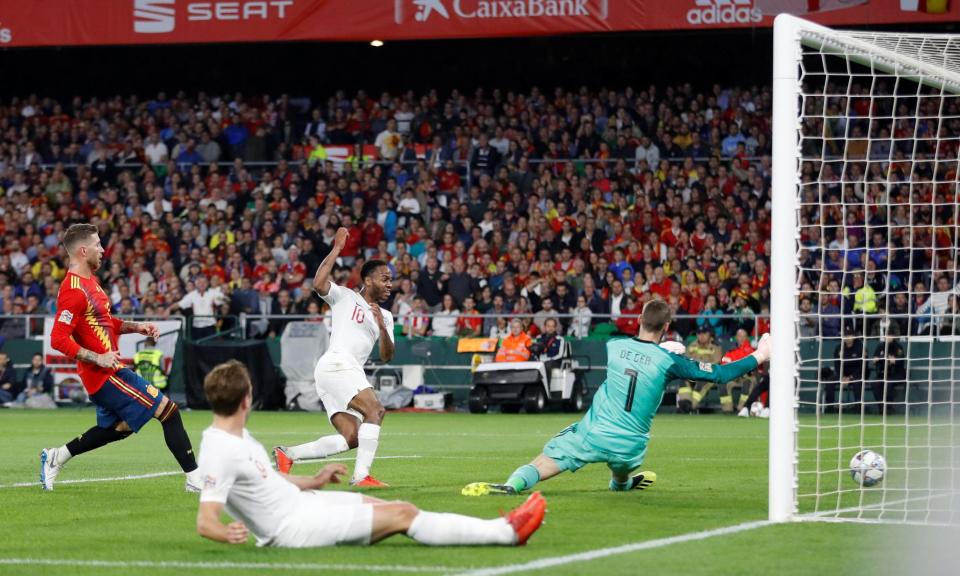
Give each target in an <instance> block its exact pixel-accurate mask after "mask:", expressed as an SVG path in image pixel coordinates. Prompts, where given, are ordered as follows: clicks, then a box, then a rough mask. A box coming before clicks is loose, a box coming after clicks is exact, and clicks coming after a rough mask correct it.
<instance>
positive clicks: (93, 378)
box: [50, 272, 123, 394]
mask: <svg viewBox="0 0 960 576" xmlns="http://www.w3.org/2000/svg"><path fill="white" fill-rule="evenodd" d="M121 324H122V321H120V320H118V319H116V318H114V317H113V315H112V314H110V297H109V296H107V294H106V292H104V291H103V289H102V288H100V283H99V282H97V279H96V277H90V278H84V277H83V276H78V275H77V274H74V273H73V272H68V273H67V275H66V276H65V277H64V279H63V282H62V283H61V284H60V293H59V294H58V295H57V316H56V319H55V321H54V323H53V332H52V333H51V335H50V345H51V346H53V349H54V350H57V351H59V352H60V353H62V354H63V355H65V356H67V357H68V358H76V357H77V352H79V351H80V349H81V348H86V349H87V350H90V351H91V352H96V353H97V354H102V353H104V352H109V351H111V350H117V349H118V346H117V341H118V339H119V338H120V325H121ZM122 367H123V366H122V365H121V364H117V365H116V366H114V367H112V368H101V367H99V366H97V365H96V364H91V363H89V362H77V373H78V374H79V375H80V381H81V382H83V387H84V388H85V389H86V391H87V394H95V393H96V392H97V391H98V390H100V387H101V386H102V385H103V383H104V382H105V381H106V379H107V378H108V377H109V376H113V375H114V374H116V372H117V370H119V369H120V368H122Z"/></svg>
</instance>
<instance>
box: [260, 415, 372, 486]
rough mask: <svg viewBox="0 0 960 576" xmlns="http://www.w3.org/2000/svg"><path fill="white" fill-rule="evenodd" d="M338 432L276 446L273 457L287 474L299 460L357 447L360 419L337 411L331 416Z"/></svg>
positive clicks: (281, 470) (329, 454)
mask: <svg viewBox="0 0 960 576" xmlns="http://www.w3.org/2000/svg"><path fill="white" fill-rule="evenodd" d="M330 423H331V424H333V427H334V429H335V430H336V431H337V433H336V434H328V435H327V436H322V437H320V438H317V439H316V440H314V441H313V442H306V443H304V444H298V445H296V446H290V447H289V448H288V447H286V446H276V447H274V449H273V457H274V460H275V461H276V463H277V470H279V471H280V472H281V473H283V474H286V473H288V472H290V469H291V468H293V463H294V462H296V461H297V460H314V459H319V458H328V457H330V456H334V455H336V454H340V453H341V452H346V451H347V450H352V449H354V448H356V447H357V431H358V430H359V428H360V421H359V420H358V419H357V418H356V417H355V416H353V415H352V414H350V413H348V412H337V413H335V414H333V415H331V416H330Z"/></svg>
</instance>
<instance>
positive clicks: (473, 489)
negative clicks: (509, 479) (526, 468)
mask: <svg viewBox="0 0 960 576" xmlns="http://www.w3.org/2000/svg"><path fill="white" fill-rule="evenodd" d="M460 494H462V495H463V496H517V495H518V494H520V493H519V492H517V489H516V488H514V487H513V486H510V485H509V484H491V483H490V482H473V483H471V484H467V485H466V486H464V487H463V490H461V491H460Z"/></svg>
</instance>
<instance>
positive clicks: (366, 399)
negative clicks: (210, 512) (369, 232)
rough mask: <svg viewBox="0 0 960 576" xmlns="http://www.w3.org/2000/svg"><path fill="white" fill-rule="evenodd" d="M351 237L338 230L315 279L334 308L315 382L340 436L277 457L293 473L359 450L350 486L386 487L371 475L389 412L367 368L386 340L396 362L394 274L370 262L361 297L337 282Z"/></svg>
mask: <svg viewBox="0 0 960 576" xmlns="http://www.w3.org/2000/svg"><path fill="white" fill-rule="evenodd" d="M348 233H349V232H348V231H347V229H346V228H340V229H339V230H337V233H336V236H334V240H333V249H332V250H331V251H330V253H329V254H328V255H327V257H326V258H324V259H323V262H322V263H320V268H318V269H317V274H316V276H314V278H313V289H314V290H315V291H316V292H317V295H319V296H320V297H321V298H323V300H324V301H325V302H326V303H327V304H329V305H330V310H331V314H332V315H333V330H332V332H331V334H330V346H329V348H327V351H326V352H325V353H324V354H323V356H321V357H320V360H319V361H318V362H317V367H316V369H315V370H314V378H315V379H316V386H317V392H318V393H319V394H320V400H321V401H322V402H323V407H324V410H326V411H327V417H328V418H330V423H331V424H333V427H334V428H336V430H337V434H331V435H329V436H324V437H322V438H320V439H318V440H315V441H313V442H307V443H306V444H300V445H298V446H292V447H290V448H286V447H284V446H277V447H275V448H274V449H273V454H274V458H275V460H276V462H277V470H279V471H280V472H283V473H287V472H289V471H290V468H291V467H292V466H293V463H294V462H295V461H297V460H307V459H311V458H326V457H327V456H332V455H334V454H339V453H341V452H345V451H347V450H350V449H352V448H356V449H357V459H356V465H355V466H354V468H353V479H352V480H351V481H350V483H351V484H353V485H354V486H361V487H366V488H383V487H386V486H387V484H384V483H383V482H380V481H379V480H377V479H376V478H374V477H373V476H371V475H370V466H371V465H372V464H373V457H374V456H375V455H376V453H377V444H378V443H379V440H380V424H381V423H382V422H383V416H384V414H385V413H386V410H384V408H383V406H382V405H381V404H380V401H379V400H378V399H377V395H376V394H375V393H374V392H373V388H372V387H371V386H370V383H369V382H368V381H367V376H366V374H365V373H364V371H363V365H364V364H365V363H366V362H367V358H369V357H370V352H371V351H372V350H373V345H374V344H376V343H377V340H379V341H380V360H382V361H383V362H389V361H390V359H391V358H393V315H391V314H390V312H389V311H388V310H384V309H383V308H381V307H380V302H384V301H385V300H386V299H387V298H389V297H390V290H391V289H392V288H393V285H392V282H393V275H392V274H391V272H390V268H389V267H387V263H386V262H384V261H382V260H370V261H369V262H367V263H365V264H364V265H363V268H362V269H361V270H360V281H361V282H362V285H361V287H360V291H359V292H354V291H353V290H350V289H348V288H344V287H342V286H337V285H336V284H334V283H333V282H331V281H330V273H331V272H332V271H333V266H334V263H335V262H336V261H337V257H339V256H340V251H341V250H342V249H343V246H344V244H345V243H346V241H347V235H348Z"/></svg>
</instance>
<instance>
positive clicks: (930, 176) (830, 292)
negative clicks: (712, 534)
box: [770, 17, 960, 524]
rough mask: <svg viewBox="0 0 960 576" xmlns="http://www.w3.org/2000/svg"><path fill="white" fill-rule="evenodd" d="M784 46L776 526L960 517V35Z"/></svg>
mask: <svg viewBox="0 0 960 576" xmlns="http://www.w3.org/2000/svg"><path fill="white" fill-rule="evenodd" d="M775 34H776V39H775V51H776V52H775V60H776V66H775V72H774V76H775V78H774V82H775V85H774V102H775V105H774V133H773V139H774V189H773V197H774V238H773V286H772V299H773V302H772V307H773V309H772V316H773V326H772V330H771V332H772V335H773V337H774V359H773V364H772V365H771V371H772V372H771V374H772V378H771V380H772V382H774V383H775V384H774V388H775V389H774V390H772V394H773V397H772V403H773V406H772V409H773V415H772V420H771V476H770V478H771V487H770V497H771V498H770V504H771V510H770V512H771V518H772V519H774V520H785V519H788V518H798V519H820V520H854V521H869V522H901V523H920V524H957V523H960V515H958V514H956V513H955V510H956V509H955V505H956V504H958V503H960V499H957V498H956V496H957V494H958V492H957V489H958V487H960V454H958V451H957V450H958V448H957V447H958V442H957V440H958V435H960V433H958V429H957V427H956V426H955V424H956V423H957V422H956V419H957V417H958V414H957V408H958V405H957V402H958V401H960V394H958V390H957V388H956V386H957V385H956V382H957V379H958V378H957V377H958V375H960V302H958V298H960V296H958V294H960V289H958V286H960V274H958V269H957V268H958V266H957V264H958V262H957V258H958V246H960V244H958V242H960V228H958V216H960V211H958V198H957V194H958V186H957V184H958V178H957V173H958V148H960V36H953V35H933V34H894V33H870V32H850V31H836V30H830V29H827V28H824V27H821V26H817V25H813V24H810V23H807V22H804V21H802V20H799V19H796V18H792V17H781V18H779V19H778V21H777V25H776V32H775ZM862 450H871V451H873V452H875V453H877V454H880V455H881V456H882V457H883V459H884V460H885V463H886V465H885V469H884V468H883V467H882V466H880V469H879V470H875V471H874V472H872V475H871V476H869V477H868V481H867V482H869V481H872V480H873V479H874V478H875V477H879V476H880V473H882V480H881V481H879V482H877V483H875V484H873V485H870V486H867V485H863V484H865V483H867V482H864V483H859V482H857V481H855V480H854V478H853V475H852V474H851V459H852V458H853V457H854V455H855V454H857V453H858V452H860V451H862Z"/></svg>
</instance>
